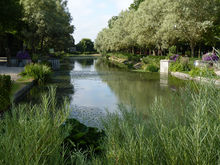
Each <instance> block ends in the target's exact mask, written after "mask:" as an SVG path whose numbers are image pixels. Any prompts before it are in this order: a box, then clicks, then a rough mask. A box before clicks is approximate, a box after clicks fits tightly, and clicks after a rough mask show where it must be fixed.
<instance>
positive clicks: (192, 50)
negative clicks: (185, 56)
mask: <svg viewBox="0 0 220 165" xmlns="http://www.w3.org/2000/svg"><path fill="white" fill-rule="evenodd" d="M190 48H191V57H194V56H195V54H194V51H195V44H194V42H191V43H190Z"/></svg>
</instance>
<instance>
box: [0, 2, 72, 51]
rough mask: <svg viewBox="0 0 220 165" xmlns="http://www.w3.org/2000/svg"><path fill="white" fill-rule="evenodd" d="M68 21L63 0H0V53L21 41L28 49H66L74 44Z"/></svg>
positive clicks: (16, 49)
mask: <svg viewBox="0 0 220 165" xmlns="http://www.w3.org/2000/svg"><path fill="white" fill-rule="evenodd" d="M71 21H72V18H71V15H70V13H69V11H68V8H67V0H1V1H0V55H4V54H6V53H7V51H10V52H11V54H14V53H15V51H18V50H19V49H22V47H23V45H25V47H26V48H27V49H29V50H30V51H31V52H44V51H48V49H49V48H54V49H55V50H57V51H61V50H66V49H67V48H69V47H71V46H72V45H73V44H74V39H73V37H72V35H71V34H72V33H73V32H74V26H73V25H71ZM13 51H14V52H13Z"/></svg>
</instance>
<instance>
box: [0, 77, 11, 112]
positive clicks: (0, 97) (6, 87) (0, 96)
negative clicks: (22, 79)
mask: <svg viewBox="0 0 220 165" xmlns="http://www.w3.org/2000/svg"><path fill="white" fill-rule="evenodd" d="M11 87H12V83H11V77H10V76H6V75H0V112H3V111H5V110H7V109H8V108H9V107H10V92H11Z"/></svg>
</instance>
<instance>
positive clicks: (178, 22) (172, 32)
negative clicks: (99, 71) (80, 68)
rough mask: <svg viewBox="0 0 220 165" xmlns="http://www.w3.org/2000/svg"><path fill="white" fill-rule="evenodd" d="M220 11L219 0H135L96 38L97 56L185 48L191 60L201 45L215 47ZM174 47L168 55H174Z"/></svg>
mask: <svg viewBox="0 0 220 165" xmlns="http://www.w3.org/2000/svg"><path fill="white" fill-rule="evenodd" d="M195 11H197V13H195ZM219 11H220V5H219V0H213V1H212V3H210V2H209V1H207V0H200V1H199V0H185V1H175V2H174V1H173V0H134V3H133V4H132V5H131V7H130V10H126V11H122V12H121V13H120V14H119V15H118V16H117V17H113V18H112V19H111V20H110V26H109V27H107V28H104V29H103V30H102V31H101V32H100V33H99V34H98V36H97V38H96V40H95V48H96V50H97V51H98V52H100V53H102V52H113V51H124V52H133V53H134V51H135V50H137V49H143V48H144V49H145V50H146V49H148V50H158V51H157V52H158V54H161V51H162V50H164V49H166V50H167V49H168V48H169V47H170V46H171V45H176V46H177V45H178V47H181V46H182V47H186V45H187V46H190V49H191V53H190V54H191V55H192V56H193V55H194V52H195V48H196V46H197V44H198V43H199V42H201V41H204V42H205V41H207V40H209V41H210V40H211V42H207V44H208V46H213V45H217V41H214V40H216V39H214V37H213V36H218V35H217V34H219V30H218V29H219ZM116 18H117V19H116ZM209 36H211V37H210V38H209ZM212 41H213V42H212ZM204 42H203V43H202V46H204V44H205V43H204ZM176 46H172V47H171V49H172V50H171V53H176Z"/></svg>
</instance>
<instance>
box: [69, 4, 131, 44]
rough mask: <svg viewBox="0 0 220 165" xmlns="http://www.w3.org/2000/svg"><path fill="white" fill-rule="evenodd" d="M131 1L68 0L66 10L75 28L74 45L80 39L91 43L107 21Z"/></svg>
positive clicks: (125, 7)
mask: <svg viewBox="0 0 220 165" xmlns="http://www.w3.org/2000/svg"><path fill="white" fill-rule="evenodd" d="M132 2H133V0H69V2H68V8H69V11H70V13H71V15H72V17H73V22H72V24H73V25H74V26H75V27H76V30H75V32H74V34H73V36H74V38H75V40H76V43H78V42H79V41H80V40H81V39H82V38H91V39H92V40H93V41H94V39H95V38H96V36H97V34H98V32H99V31H101V29H103V28H104V27H106V26H107V24H108V20H109V19H110V18H111V17H112V16H115V15H118V14H119V12H120V11H121V10H125V9H127V8H128V7H129V6H130V4H131V3H132Z"/></svg>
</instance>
